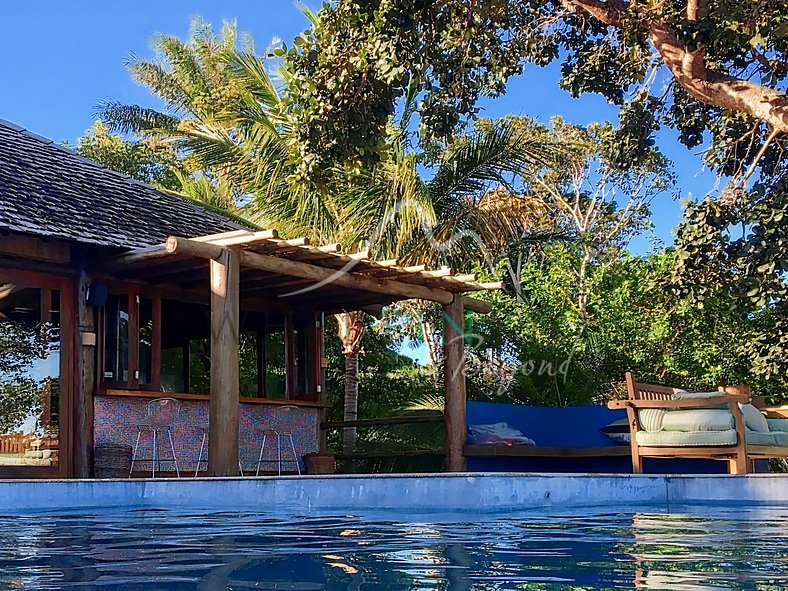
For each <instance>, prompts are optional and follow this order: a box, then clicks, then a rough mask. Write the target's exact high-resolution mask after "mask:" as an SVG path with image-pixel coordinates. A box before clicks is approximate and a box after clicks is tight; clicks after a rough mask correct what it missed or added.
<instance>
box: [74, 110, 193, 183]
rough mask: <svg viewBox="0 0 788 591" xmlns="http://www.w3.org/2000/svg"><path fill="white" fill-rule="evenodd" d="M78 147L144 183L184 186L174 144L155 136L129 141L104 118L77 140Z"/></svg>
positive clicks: (78, 149)
mask: <svg viewBox="0 0 788 591" xmlns="http://www.w3.org/2000/svg"><path fill="white" fill-rule="evenodd" d="M77 151H78V152H79V153H80V154H82V155H83V156H85V157H86V158H90V159H91V160H94V161H96V162H98V163H99V164H101V165H103V166H106V167H107V168H110V169H112V170H117V171H118V172H122V173H123V174H125V175H127V176H129V177H131V178H133V179H136V180H138V181H142V182H143V183H148V184H151V185H155V186H157V187H162V188H165V189H171V190H177V189H178V188H179V187H180V186H181V183H180V182H179V180H178V177H177V174H178V170H179V169H181V168H182V165H181V163H180V161H179V158H178V156H177V154H176V153H175V150H173V148H172V146H170V145H167V144H165V143H163V142H161V141H156V140H154V139H143V140H140V141H136V142H130V141H126V140H125V139H124V138H123V137H122V136H120V135H117V134H112V133H110V130H109V127H108V126H107V125H106V124H105V123H103V122H102V121H96V122H95V123H94V124H93V126H92V127H91V128H90V129H89V130H88V131H87V132H86V133H85V135H84V136H83V137H81V138H79V140H77Z"/></svg>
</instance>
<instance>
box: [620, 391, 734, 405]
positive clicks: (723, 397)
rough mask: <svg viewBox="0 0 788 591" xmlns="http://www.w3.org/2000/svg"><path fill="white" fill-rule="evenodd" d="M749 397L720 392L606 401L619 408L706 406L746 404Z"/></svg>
mask: <svg viewBox="0 0 788 591" xmlns="http://www.w3.org/2000/svg"><path fill="white" fill-rule="evenodd" d="M749 401H750V397H749V396H748V395H746V394H720V395H719V396H711V397H708V398H684V399H682V400H611V401H610V402H608V403H607V407H608V408H610V409H620V408H627V407H629V408H634V409H640V408H665V409H667V408H708V407H711V406H720V405H722V404H730V403H731V402H741V403H742V404H747V403H748V402H749Z"/></svg>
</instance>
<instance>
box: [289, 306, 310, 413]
mask: <svg viewBox="0 0 788 591" xmlns="http://www.w3.org/2000/svg"><path fill="white" fill-rule="evenodd" d="M308 326H309V323H308V322H307V321H305V320H299V321H296V322H295V327H294V330H293V339H294V342H295V360H294V361H295V367H294V368H293V369H294V371H295V397H296V398H306V397H309V395H310V394H311V393H312V392H311V385H312V374H311V371H312V366H311V364H310V363H309V338H308V332H307V331H308Z"/></svg>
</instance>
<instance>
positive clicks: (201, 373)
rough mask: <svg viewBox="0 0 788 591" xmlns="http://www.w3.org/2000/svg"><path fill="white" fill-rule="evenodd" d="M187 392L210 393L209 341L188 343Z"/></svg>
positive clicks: (199, 340) (197, 340) (198, 340)
mask: <svg viewBox="0 0 788 591" xmlns="http://www.w3.org/2000/svg"><path fill="white" fill-rule="evenodd" d="M189 392H190V393H192V394H210V392H211V343H210V339H195V340H192V341H189Z"/></svg>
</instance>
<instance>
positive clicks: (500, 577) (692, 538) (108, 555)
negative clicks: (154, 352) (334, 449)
mask: <svg viewBox="0 0 788 591" xmlns="http://www.w3.org/2000/svg"><path fill="white" fill-rule="evenodd" d="M94 588H101V589H129V590H132V589H134V590H143V589H144V590H147V589H157V590H170V589H205V590H213V589H290V590H302V591H307V590H313V589H315V590H316V589H352V590H372V589H375V590H377V589H446V590H465V589H469V590H470V589H473V590H476V589H479V590H486V589H527V590H534V591H538V590H570V589H571V590H603V589H666V590H671V591H683V590H692V591H696V590H720V589H751V590H770V591H771V590H784V589H788V509H785V508H782V509H766V508H757V509H749V510H736V509H732V508H719V509H710V508H704V509H699V508H692V509H683V510H674V511H672V512H670V513H665V512H659V511H654V512H649V511H639V512H630V511H622V512H593V511H587V510H577V511H575V512H574V513H567V512H564V513H553V514H549V515H548V514H545V513H533V514H532V513H518V514H506V515H502V516H498V517H495V516H486V517H479V516H476V515H469V514H457V515H414V516H403V515H394V514H382V513H378V514H370V515H366V516H352V515H322V516H282V515H274V514H270V513H265V512H246V511H245V512H196V511H195V512H192V513H187V512H183V511H177V512H176V511H168V510H153V509H149V508H148V509H139V510H115V511H104V510H102V511H100V512H96V513H91V514H85V513H66V514H63V513H58V514H51V513H37V514H29V515H15V516H5V517H3V516H0V589H36V590H38V589H94Z"/></svg>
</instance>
